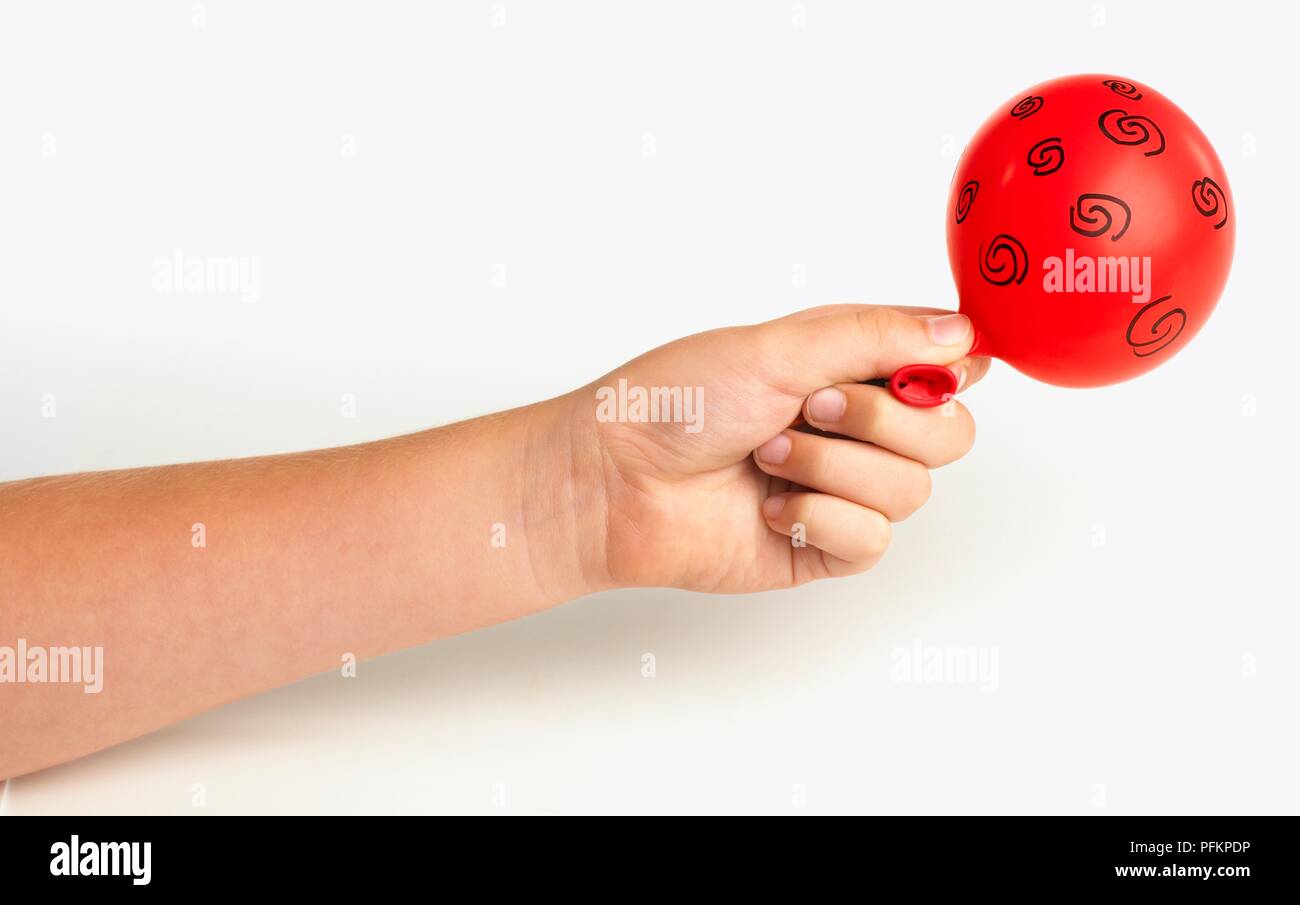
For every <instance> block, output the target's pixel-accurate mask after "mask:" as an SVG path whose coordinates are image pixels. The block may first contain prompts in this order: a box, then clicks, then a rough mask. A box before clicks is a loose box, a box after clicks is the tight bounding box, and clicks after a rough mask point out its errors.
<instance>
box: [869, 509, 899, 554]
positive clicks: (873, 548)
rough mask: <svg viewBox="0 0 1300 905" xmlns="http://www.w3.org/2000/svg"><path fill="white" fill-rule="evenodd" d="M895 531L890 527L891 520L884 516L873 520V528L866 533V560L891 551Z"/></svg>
mask: <svg viewBox="0 0 1300 905" xmlns="http://www.w3.org/2000/svg"><path fill="white" fill-rule="evenodd" d="M893 537H894V529H893V528H892V527H890V524H889V519H887V518H885V517H884V516H880V517H878V518H875V519H872V526H871V528H870V529H868V531H867V532H866V537H865V538H864V543H863V545H864V548H865V550H866V555H865V556H864V557H863V558H864V559H867V558H870V557H874V556H880V555H881V554H883V553H884V552H885V551H886V550H887V549H889V542H890V541H891V540H893Z"/></svg>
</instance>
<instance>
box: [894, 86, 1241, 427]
mask: <svg viewBox="0 0 1300 905" xmlns="http://www.w3.org/2000/svg"><path fill="white" fill-rule="evenodd" d="M1233 214H1234V211H1233V204H1232V193H1231V192H1230V190H1229V189H1228V179H1227V176H1226V175H1225V173H1224V172H1223V165H1222V164H1221V163H1220V162H1219V158H1218V156H1217V155H1216V154H1215V153H1214V148H1213V147H1211V146H1210V142H1209V141H1208V140H1207V139H1206V137H1205V135H1204V134H1203V133H1202V132H1201V130H1200V129H1198V128H1197V127H1196V124H1195V123H1194V122H1192V120H1191V119H1190V118H1189V117H1188V116H1187V114H1186V113H1184V112H1183V111H1182V110H1180V109H1179V108H1178V107H1177V106H1175V105H1174V103H1173V102H1172V101H1170V100H1169V99H1168V98H1166V97H1164V96H1163V95H1161V94H1159V93H1157V92H1156V91H1154V90H1152V89H1151V88H1150V87H1148V86H1146V85H1139V84H1137V83H1135V82H1132V81H1129V80H1126V79H1119V78H1115V77H1112V76H1106V75H1076V76H1068V77H1066V78H1060V79H1055V80H1053V81H1050V82H1044V83H1043V84H1041V85H1036V86H1035V87H1033V88H1030V89H1029V90H1028V91H1026V92H1024V93H1023V94H1020V95H1017V96H1016V97H1015V98H1012V99H1009V100H1008V101H1007V103H1006V104H1004V105H1003V106H1002V107H1000V108H999V109H998V110H996V111H995V112H994V113H993V115H992V116H990V117H989V118H988V120H987V121H986V122H985V123H984V125H983V126H981V127H980V130H979V131H978V132H977V133H976V134H975V137H974V139H973V140H972V141H971V143H970V144H969V146H967V148H966V150H965V152H964V153H963V154H962V157H961V160H960V161H959V162H958V164H957V172H956V174H955V175H954V177H953V182H952V188H951V190H950V193H949V202H948V211H947V229H948V260H949V263H950V264H951V266H952V274H953V279H954V280H956V282H957V292H958V296H959V298H960V303H961V311H962V312H963V313H965V314H967V315H969V316H970V318H971V321H972V322H973V323H974V325H975V331H976V337H977V338H976V347H975V349H974V352H973V354H977V355H992V356H994V357H997V358H1000V359H1002V360H1003V361H1006V362H1007V363H1008V364H1010V365H1012V366H1013V367H1015V368H1016V369H1018V370H1020V371H1022V372H1024V373H1025V374H1028V375H1029V376H1031V377H1035V378H1037V379H1039V380H1042V381H1045V382H1047V383H1053V384H1057V385H1060V386H1071V387H1089V386H1101V385H1103V384H1108V383H1116V382H1118V381H1121V380H1127V379H1129V378H1130V377H1136V376H1137V375H1139V374H1142V373H1144V372H1146V371H1149V370H1151V369H1152V368H1154V367H1155V366H1156V365H1158V364H1160V363H1161V362H1162V361H1166V360H1167V359H1168V358H1169V357H1170V356H1172V355H1173V354H1175V353H1176V352H1177V351H1178V350H1179V349H1181V348H1182V347H1183V346H1185V345H1186V344H1187V343H1188V342H1189V341H1190V340H1191V338H1192V337H1193V336H1195V335H1196V333H1197V331H1198V330H1200V329H1201V327H1202V326H1203V325H1204V324H1205V321H1206V319H1208V318H1209V316H1210V312H1211V311H1213V310H1214V306H1215V304H1216V303H1217V302H1218V300H1219V296H1220V294H1221V293H1222V292H1223V287H1224V284H1225V283H1226V282H1227V279H1228V270H1229V268H1230V266H1231V264H1232V248H1233V240H1234V234H1235V220H1234V216H1233ZM890 385H891V387H892V389H893V390H894V393H895V395H897V396H898V397H899V398H900V399H903V400H904V401H906V402H909V403H911V404H914V405H937V404H939V403H941V402H943V401H944V400H945V398H950V394H951V392H952V391H954V390H955V389H956V386H955V379H950V374H949V372H947V371H946V369H939V368H934V367H927V366H911V367H909V368H904V369H902V370H901V371H899V372H898V373H897V374H895V375H894V378H893V379H892V381H891V384H890Z"/></svg>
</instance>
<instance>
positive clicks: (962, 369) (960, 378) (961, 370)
mask: <svg viewBox="0 0 1300 905" xmlns="http://www.w3.org/2000/svg"><path fill="white" fill-rule="evenodd" d="M965 385H966V366H965V365H958V366H957V391H958V392H960V391H961V388H962V387H964V386H965Z"/></svg>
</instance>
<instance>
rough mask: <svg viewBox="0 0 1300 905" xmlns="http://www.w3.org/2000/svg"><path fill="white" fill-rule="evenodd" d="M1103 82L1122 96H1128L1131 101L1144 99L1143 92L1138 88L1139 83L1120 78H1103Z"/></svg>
mask: <svg viewBox="0 0 1300 905" xmlns="http://www.w3.org/2000/svg"><path fill="white" fill-rule="evenodd" d="M1102 84H1103V85H1105V86H1106V87H1107V88H1109V89H1110V90H1111V91H1114V92H1115V93H1116V94H1118V95H1119V96H1120V97H1126V98H1128V99H1129V100H1131V101H1140V100H1142V92H1141V91H1139V90H1138V88H1137V85H1134V84H1132V83H1130V82H1122V81H1120V80H1119V79H1103V80H1102Z"/></svg>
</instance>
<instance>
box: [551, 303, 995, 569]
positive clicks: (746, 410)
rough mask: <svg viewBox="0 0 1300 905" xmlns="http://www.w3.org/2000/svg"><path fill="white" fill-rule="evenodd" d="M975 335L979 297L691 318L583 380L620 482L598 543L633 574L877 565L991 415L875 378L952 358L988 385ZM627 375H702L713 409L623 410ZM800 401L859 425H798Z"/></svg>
mask: <svg viewBox="0 0 1300 905" xmlns="http://www.w3.org/2000/svg"><path fill="white" fill-rule="evenodd" d="M972 339H973V336H972V332H971V329H970V322H969V321H968V320H967V319H966V318H965V317H964V316H963V315H955V314H951V313H947V312H943V311H938V310H934V309H919V308H913V309H891V308H883V307H871V306H865V305H836V306H828V307H824V308H814V309H811V310H808V311H803V312H799V313H798V314H794V315H791V316H789V317H785V318H781V319H780V320H775V321H771V322H769V323H765V324H759V325H756V326H751V327H734V328H727V329H722V330H715V331H711V332H708V333H701V334H699V335H696V336H689V337H687V338H685V339H681V340H678V341H676V342H673V343H669V344H668V345H666V346H662V347H660V348H658V349H655V350H654V351H652V352H649V353H647V354H645V355H643V356H641V357H640V358H637V359H636V360H634V361H631V362H629V363H628V364H626V365H624V366H623V367H622V368H619V369H618V370H617V371H615V372H613V373H612V374H609V375H607V376H606V377H604V378H602V379H601V380H599V381H597V382H596V383H595V384H592V385H591V386H589V387H586V388H584V389H582V390H579V391H577V392H576V393H575V394H573V396H571V397H569V398H570V400H571V401H573V402H574V407H573V409H574V413H575V414H574V417H575V418H576V419H577V420H578V421H579V422H580V425H579V430H578V435H579V436H580V437H586V438H587V439H589V440H590V442H591V444H592V445H591V449H593V450H594V452H592V453H591V459H590V461H592V462H594V463H595V467H594V469H593V470H595V471H597V472H598V473H599V475H600V479H599V480H598V481H597V483H598V484H599V485H600V486H601V489H602V490H603V497H604V498H603V505H604V515H605V518H604V530H603V533H604V537H603V541H604V550H603V551H591V552H592V553H593V555H592V557H591V558H590V559H589V560H588V561H597V562H599V561H601V559H602V558H601V556H600V553H601V552H603V563H604V567H605V569H607V571H608V573H609V578H610V580H611V581H612V582H613V583H614V584H615V585H633V586H635V585H641V586H646V585H670V586H675V587H680V588H687V589H691V590H698V591H715V592H724V593H739V592H747V591H762V590H768V589H773V588H783V587H788V586H790V585H796V584H800V583H802V582H805V581H809V580H812V579H815V578H825V577H828V576H841V575H850V574H853V573H856V572H861V571H863V570H865V569H868V568H870V567H871V566H872V565H874V564H875V563H876V561H877V560H879V559H880V557H881V555H882V554H883V553H884V550H885V547H886V546H887V545H888V544H889V539H890V524H889V523H890V522H896V521H901V520H902V519H905V518H907V517H908V516H909V515H911V514H912V513H913V512H914V511H916V509H917V508H918V507H919V506H920V505H921V504H922V503H924V502H925V501H926V499H927V498H928V496H929V493H930V475H929V472H928V469H930V468H935V467H937V466H940V465H944V464H946V463H948V462H951V461H953V460H955V459H957V458H960V457H961V456H962V455H964V454H965V453H966V452H967V451H968V450H969V449H970V447H971V443H972V442H973V440H974V437H975V425H974V422H973V420H972V419H971V416H970V413H969V412H968V411H967V410H966V408H965V407H964V406H963V405H961V403H959V402H956V401H952V402H949V403H947V404H945V405H943V406H940V407H938V408H931V409H923V408H912V407H909V406H907V405H904V404H902V403H900V402H898V401H897V400H896V399H894V397H893V396H892V395H891V394H890V392H889V390H888V389H885V388H881V387H876V386H866V385H862V384H860V381H864V380H868V379H872V378H879V377H888V376H889V375H890V374H892V373H893V371H894V370H895V369H897V368H898V367H900V366H902V365H906V364H912V363H934V364H943V365H949V366H950V367H952V368H953V370H954V371H955V372H957V375H958V378H959V379H960V380H961V386H962V388H964V387H967V386H970V385H971V384H972V383H973V382H974V381H975V380H977V379H979V378H980V377H982V376H983V374H984V372H985V371H986V370H987V369H988V359H986V358H968V357H967V351H968V350H969V348H970V345H971V341H972ZM621 380H626V381H627V383H626V388H627V393H624V394H622V395H623V398H624V399H626V398H627V397H628V395H630V394H632V393H634V392H636V388H643V390H644V391H645V392H647V393H648V392H649V391H650V390H651V389H652V388H655V387H672V388H681V392H682V393H683V394H691V393H699V391H698V390H695V389H694V388H697V387H702V388H703V391H702V399H703V408H702V418H701V417H700V412H694V411H691V412H688V413H687V414H690V415H694V417H695V418H696V419H699V420H698V421H696V422H695V423H691V422H690V421H687V422H685V423H682V422H680V421H679V422H673V421H667V420H660V421H658V422H652V423H647V422H644V421H642V422H633V421H631V420H610V418H611V417H613V418H615V419H617V418H618V417H619V415H618V401H617V398H616V397H617V396H618V395H619V386H620V383H619V382H620V381H621ZM602 388H608V389H602ZM632 410H633V411H635V404H634V406H633V409H632ZM800 414H802V415H803V417H804V419H805V420H806V421H807V422H808V423H809V424H810V425H811V426H812V427H815V428H818V429H820V431H825V432H827V433H832V434H838V435H842V436H841V437H832V436H826V435H823V434H820V433H809V432H805V431H801V430H792V429H790V428H789V425H790V424H791V422H792V421H794V420H795V418H796V416H798V415H800ZM668 417H671V413H668V412H661V413H660V418H661V419H665V418H668ZM800 540H803V541H805V542H806V545H800V544H799V541H800Z"/></svg>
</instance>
